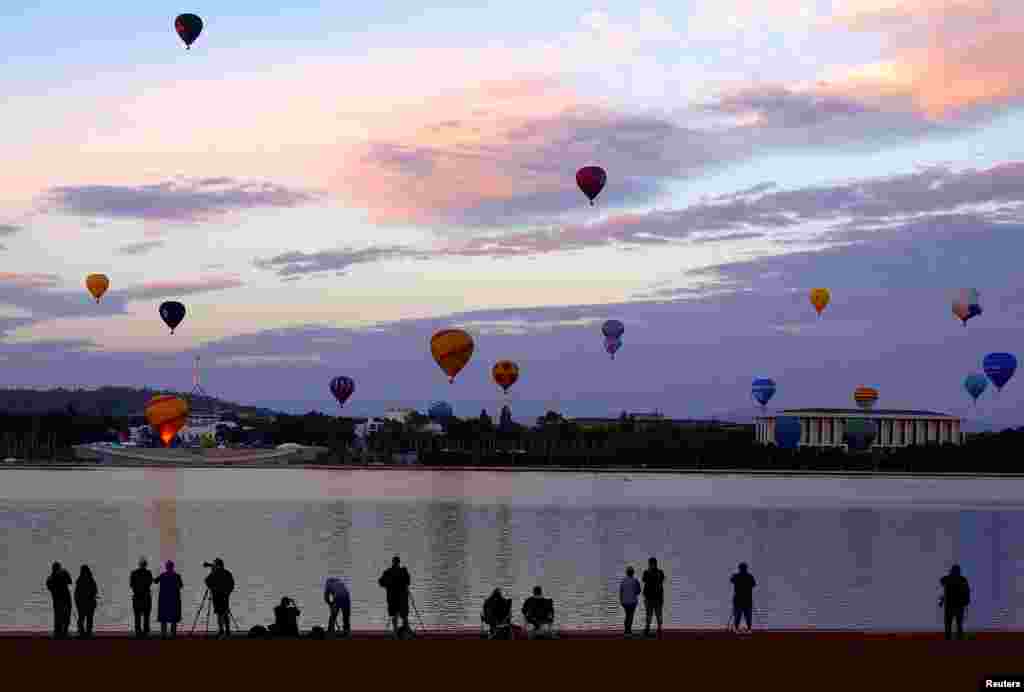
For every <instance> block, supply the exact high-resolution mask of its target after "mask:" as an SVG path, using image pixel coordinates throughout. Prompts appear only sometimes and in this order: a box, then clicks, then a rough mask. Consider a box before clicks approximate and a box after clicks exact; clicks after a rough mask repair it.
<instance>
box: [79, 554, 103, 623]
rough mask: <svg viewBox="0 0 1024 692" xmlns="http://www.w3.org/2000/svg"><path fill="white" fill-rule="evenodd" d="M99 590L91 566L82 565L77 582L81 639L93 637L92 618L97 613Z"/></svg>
mask: <svg viewBox="0 0 1024 692" xmlns="http://www.w3.org/2000/svg"><path fill="white" fill-rule="evenodd" d="M98 598H99V588H98V587H97V586H96V579H94V578H93V576H92V570H91V569H89V565H82V569H81V570H79V572H78V579H76V580H75V609H76V610H77V611H78V636H79V638H80V639H87V638H90V637H92V618H93V615H94V614H95V613H96V601H97V599H98Z"/></svg>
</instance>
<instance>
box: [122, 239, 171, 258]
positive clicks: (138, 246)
mask: <svg viewBox="0 0 1024 692" xmlns="http://www.w3.org/2000/svg"><path fill="white" fill-rule="evenodd" d="M164 245H165V243H164V241H162V240H143V241H141V242H138V243H129V244H128V245H122V246H121V247H119V248H118V249H117V254H119V255H145V254H146V253H148V252H151V251H153V250H156V249H157V248H161V247H163V246H164Z"/></svg>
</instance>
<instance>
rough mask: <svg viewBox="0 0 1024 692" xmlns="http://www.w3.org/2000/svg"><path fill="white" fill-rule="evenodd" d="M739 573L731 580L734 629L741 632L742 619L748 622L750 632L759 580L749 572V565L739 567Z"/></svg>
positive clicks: (743, 564)
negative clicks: (755, 591)
mask: <svg viewBox="0 0 1024 692" xmlns="http://www.w3.org/2000/svg"><path fill="white" fill-rule="evenodd" d="M739 570H740V571H739V572H737V573H736V574H734V575H732V577H731V578H730V579H729V581H730V582H732V588H733V594H732V628H733V630H734V631H736V632H739V631H740V618H741V617H742V618H743V619H744V620H746V621H747V631H748V632H749V631H750V629H751V627H752V625H751V618H752V616H753V613H754V587H755V586H757V580H756V579H754V575H752V574H751V573H750V572H748V571H747V563H746V562H741V563H740V566H739Z"/></svg>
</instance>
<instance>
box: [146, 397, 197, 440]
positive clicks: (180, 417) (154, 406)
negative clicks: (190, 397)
mask: <svg viewBox="0 0 1024 692" xmlns="http://www.w3.org/2000/svg"><path fill="white" fill-rule="evenodd" d="M187 417H188V402H186V401H185V400H184V399H179V398H178V397H176V396H172V395H170V394H161V395H158V396H155V397H153V398H152V399H150V400H149V401H148V402H147V403H146V422H147V423H149V424H150V425H151V426H152V427H153V430H154V431H156V433H157V434H158V435H159V436H160V439H161V440H162V441H163V443H164V446H165V447H170V446H171V440H173V439H174V436H175V435H177V434H178V431H179V430H181V429H182V427H184V425H185V420H186V418H187Z"/></svg>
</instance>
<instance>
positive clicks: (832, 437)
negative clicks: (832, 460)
mask: <svg viewBox="0 0 1024 692" xmlns="http://www.w3.org/2000/svg"><path fill="white" fill-rule="evenodd" d="M778 415H780V416H792V417H794V418H798V419H799V420H800V446H801V447H845V446H846V444H845V443H844V442H843V436H844V434H845V432H846V421H847V420H849V419H850V418H867V419H869V420H873V421H876V422H877V423H878V437H876V438H875V442H874V444H873V445H872V447H908V446H910V445H924V444H928V443H935V444H943V443H952V444H955V445H958V444H962V443H963V434H962V433H961V431H960V419H959V418H958V417H956V416H950V415H946V414H944V413H936V412H934V411H903V410H895V409H879V410H874V411H862V410H861V409H856V408H854V409H848V408H818V409H815V408H795V409H786V410H784V411H781V412H780V413H779V414H778ZM775 418H776V416H759V417H758V418H757V419H756V423H757V425H756V435H757V441H758V442H759V443H760V444H765V445H767V444H774V442H775Z"/></svg>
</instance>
